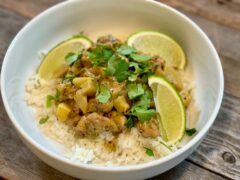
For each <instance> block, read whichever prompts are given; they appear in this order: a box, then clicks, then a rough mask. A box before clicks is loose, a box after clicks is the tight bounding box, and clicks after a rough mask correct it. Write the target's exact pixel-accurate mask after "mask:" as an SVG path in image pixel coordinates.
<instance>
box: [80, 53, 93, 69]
mask: <svg viewBox="0 0 240 180" xmlns="http://www.w3.org/2000/svg"><path fill="white" fill-rule="evenodd" d="M81 64H82V66H83V67H85V68H90V67H92V62H91V60H90V59H89V57H88V53H87V52H85V53H83V55H82V59H81Z"/></svg>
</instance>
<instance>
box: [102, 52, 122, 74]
mask: <svg viewBox="0 0 240 180" xmlns="http://www.w3.org/2000/svg"><path fill="white" fill-rule="evenodd" d="M118 62H119V61H118V59H117V56H116V55H113V56H112V57H111V58H110V59H109V61H108V66H107V68H106V69H105V75H107V76H113V75H114V73H115V71H116V68H115V66H116V65H117V63H118Z"/></svg>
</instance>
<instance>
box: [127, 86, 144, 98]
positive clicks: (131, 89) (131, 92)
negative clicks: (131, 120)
mask: <svg viewBox="0 0 240 180" xmlns="http://www.w3.org/2000/svg"><path fill="white" fill-rule="evenodd" d="M126 90H127V93H128V97H129V99H131V100H132V99H135V98H136V97H139V96H141V95H143V94H144V88H143V85H142V84H136V83H130V84H127V87H126Z"/></svg>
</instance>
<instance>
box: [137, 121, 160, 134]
mask: <svg viewBox="0 0 240 180" xmlns="http://www.w3.org/2000/svg"><path fill="white" fill-rule="evenodd" d="M137 128H138V130H139V132H140V133H141V134H142V136H143V137H146V138H147V137H150V138H156V137H158V136H159V135H160V133H159V129H158V125H157V120H156V119H151V120H150V121H149V122H140V121H139V122H138V123H137Z"/></svg>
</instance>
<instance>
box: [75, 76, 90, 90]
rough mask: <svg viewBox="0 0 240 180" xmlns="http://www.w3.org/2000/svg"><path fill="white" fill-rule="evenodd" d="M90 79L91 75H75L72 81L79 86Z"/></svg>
mask: <svg viewBox="0 0 240 180" xmlns="http://www.w3.org/2000/svg"><path fill="white" fill-rule="evenodd" d="M91 80H92V78H91V77H76V78H74V79H73V81H72V82H73V84H74V85H75V86H77V87H78V88H80V87H81V85H82V84H83V83H85V82H87V81H91Z"/></svg>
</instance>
